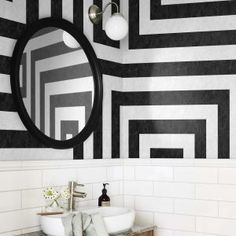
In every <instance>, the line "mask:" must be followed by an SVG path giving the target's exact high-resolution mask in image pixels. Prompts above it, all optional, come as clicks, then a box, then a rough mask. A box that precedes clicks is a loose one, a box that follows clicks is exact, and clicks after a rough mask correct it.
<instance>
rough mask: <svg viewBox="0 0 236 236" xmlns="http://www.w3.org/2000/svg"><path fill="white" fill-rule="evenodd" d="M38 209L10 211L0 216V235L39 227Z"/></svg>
mask: <svg viewBox="0 0 236 236" xmlns="http://www.w3.org/2000/svg"><path fill="white" fill-rule="evenodd" d="M37 212H40V208H38V209H28V210H19V211H11V212H5V213H1V214H0V233H1V232H2V233H4V232H7V231H14V230H19V229H23V228H27V227H35V226H38V225H39V217H38V216H37V215H36V213H37Z"/></svg>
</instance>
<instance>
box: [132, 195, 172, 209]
mask: <svg viewBox="0 0 236 236" xmlns="http://www.w3.org/2000/svg"><path fill="white" fill-rule="evenodd" d="M135 209H136V210H139V211H151V212H173V210H174V201H173V199H170V198H158V197H146V196H138V197H136V198H135Z"/></svg>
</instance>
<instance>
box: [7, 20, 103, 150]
mask: <svg viewBox="0 0 236 236" xmlns="http://www.w3.org/2000/svg"><path fill="white" fill-rule="evenodd" d="M68 37H69V39H71V41H72V42H74V45H73V44H72V45H69V44H68ZM65 38H66V39H67V41H65ZM69 43H70V42H69ZM67 45H69V46H70V47H68V46H67ZM72 46H73V47H72ZM11 84H12V90H13V95H14V98H15V102H16V104H17V107H18V112H19V114H20V117H21V119H22V121H23V123H24V124H25V126H26V127H27V128H28V130H29V131H30V132H31V133H32V134H33V135H36V137H38V138H39V139H40V140H41V141H42V142H43V143H45V144H46V145H48V146H51V147H55V148H69V147H73V146H75V145H78V144H79V143H81V142H82V141H84V140H85V139H86V138H87V137H88V135H89V134H90V133H91V132H92V131H93V129H94V128H95V125H96V121H97V120H98V117H99V113H100V110H101V102H102V82H101V73H100V69H99V65H98V62H97V58H96V55H95V53H94V51H93V49H92V47H91V45H90V44H89V42H88V40H87V39H86V37H85V36H84V35H83V33H82V32H79V31H78V30H77V29H75V28H74V27H73V25H72V24H71V23H69V22H67V21H65V20H54V19H43V20H40V21H39V22H37V23H36V24H34V25H33V26H31V27H30V28H29V30H28V31H27V32H26V36H23V38H21V39H20V40H19V41H18V42H17V44H16V47H15V50H14V54H13V65H12V76H11Z"/></svg>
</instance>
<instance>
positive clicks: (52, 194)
mask: <svg viewBox="0 0 236 236" xmlns="http://www.w3.org/2000/svg"><path fill="white" fill-rule="evenodd" d="M59 195H60V194H59V192H58V191H56V190H55V189H54V188H52V187H48V188H46V189H44V190H43V196H44V198H45V199H46V200H56V199H57V198H58V197H59Z"/></svg>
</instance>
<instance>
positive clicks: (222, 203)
mask: <svg viewBox="0 0 236 236" xmlns="http://www.w3.org/2000/svg"><path fill="white" fill-rule="evenodd" d="M235 164H236V163H235V161H234V160H230V161H227V160H209V159H207V160H190V159H189V160H183V159H181V160H174V159H169V160H168V159H155V160H153V159H152V160H151V159H149V160H144V159H140V160H139V161H137V160H130V159H129V160H124V205H125V206H126V207H131V208H134V209H135V210H136V214H137V215H136V218H137V223H139V224H153V223H154V224H155V225H157V226H158V229H157V233H156V235H157V236H234V235H235V234H236V229H235V225H236V214H235V212H236V181H235V180H236V171H235V170H236V166H235Z"/></svg>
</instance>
